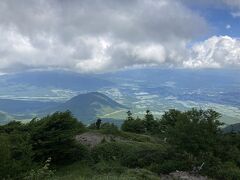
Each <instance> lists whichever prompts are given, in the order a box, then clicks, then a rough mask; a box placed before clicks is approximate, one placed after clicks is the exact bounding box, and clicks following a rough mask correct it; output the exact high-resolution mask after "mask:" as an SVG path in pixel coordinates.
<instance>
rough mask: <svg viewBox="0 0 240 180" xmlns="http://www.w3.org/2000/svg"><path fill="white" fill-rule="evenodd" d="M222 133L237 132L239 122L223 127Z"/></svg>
mask: <svg viewBox="0 0 240 180" xmlns="http://www.w3.org/2000/svg"><path fill="white" fill-rule="evenodd" d="M223 132H224V133H231V132H233V133H239V132H240V123H236V124H231V125H228V126H226V127H225V128H223Z"/></svg>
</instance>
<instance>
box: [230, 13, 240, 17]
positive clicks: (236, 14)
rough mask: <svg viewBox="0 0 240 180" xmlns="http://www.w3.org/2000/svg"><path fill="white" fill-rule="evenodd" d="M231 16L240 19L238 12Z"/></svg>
mask: <svg viewBox="0 0 240 180" xmlns="http://www.w3.org/2000/svg"><path fill="white" fill-rule="evenodd" d="M231 15H232V17H234V18H238V17H240V11H238V12H232V13H231Z"/></svg>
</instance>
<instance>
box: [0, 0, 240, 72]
mask: <svg viewBox="0 0 240 180" xmlns="http://www.w3.org/2000/svg"><path fill="white" fill-rule="evenodd" d="M0 34H1V36H0V73H10V72H22V71H29V70H46V69H48V70H58V69H59V70H69V71H74V72H79V73H104V72H108V71H117V70H121V69H128V68H139V67H152V66H156V67H161V68H191V69H199V68H240V39H239V38H240V0H194V1H193V0H91V1H89V0H38V1H36V0H22V1H19V0H1V1H0Z"/></svg>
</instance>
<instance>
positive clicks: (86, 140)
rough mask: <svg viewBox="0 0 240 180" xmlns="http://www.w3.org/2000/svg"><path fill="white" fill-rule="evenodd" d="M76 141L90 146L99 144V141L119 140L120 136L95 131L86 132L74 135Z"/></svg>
mask: <svg viewBox="0 0 240 180" xmlns="http://www.w3.org/2000/svg"><path fill="white" fill-rule="evenodd" d="M75 139H76V141H77V142H79V143H81V144H83V145H86V146H89V147H90V148H93V147H95V146H96V145H98V144H100V143H101V142H103V141H105V142H112V141H117V140H120V137H116V136H113V135H107V134H101V133H97V132H86V133H83V134H80V135H77V136H76V137H75Z"/></svg>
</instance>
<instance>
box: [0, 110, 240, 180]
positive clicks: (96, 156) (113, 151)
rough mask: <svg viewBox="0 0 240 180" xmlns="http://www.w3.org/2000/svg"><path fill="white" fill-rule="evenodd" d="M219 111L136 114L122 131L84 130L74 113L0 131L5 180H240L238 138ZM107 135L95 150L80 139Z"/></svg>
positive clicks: (109, 127)
mask: <svg viewBox="0 0 240 180" xmlns="http://www.w3.org/2000/svg"><path fill="white" fill-rule="evenodd" d="M219 118H220V114H219V113H217V112H215V111H213V110H210V109H209V110H196V109H192V110H189V111H186V112H180V111H177V110H169V111H167V112H165V114H164V115H163V116H162V118H161V119H155V118H154V116H153V115H152V114H151V112H150V111H146V115H145V117H144V118H143V119H139V118H134V117H133V115H132V114H131V112H130V111H129V112H128V113H127V118H126V120H125V121H124V123H123V124H122V127H121V129H119V128H118V127H116V126H115V125H113V124H109V123H99V122H100V121H98V123H97V124H95V123H94V124H91V125H90V126H89V127H86V126H84V125H83V124H82V123H81V122H79V121H77V119H76V118H74V117H73V116H72V114H71V112H69V111H67V112H56V113H54V114H52V115H49V116H47V117H44V118H42V119H33V120H32V121H31V122H29V123H27V124H22V123H20V122H15V121H13V122H10V123H8V124H6V125H4V126H0V147H1V148H0V162H1V163H0V177H1V179H26V180H28V179H29V180H30V179H34V180H38V179H53V180H58V179H59V180H60V179H61V180H68V179H76V180H78V179H113V180H114V179H159V178H160V177H161V176H162V175H163V174H169V173H171V172H173V171H176V170H179V171H187V172H191V173H193V174H201V175H204V176H208V177H211V178H214V179H223V180H224V179H227V180H228V179H230V180H231V179H232V180H235V179H240V135H239V134H237V133H227V134H226V133H225V134H224V133H222V131H221V129H220V128H221V126H222V123H220V122H219V120H218V119H219ZM85 132H92V133H100V134H104V135H109V137H110V140H105V139H103V140H102V141H101V143H98V144H96V145H95V146H94V147H88V146H86V145H84V144H81V143H79V142H77V141H76V140H75V136H76V135H79V134H82V133H85Z"/></svg>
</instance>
